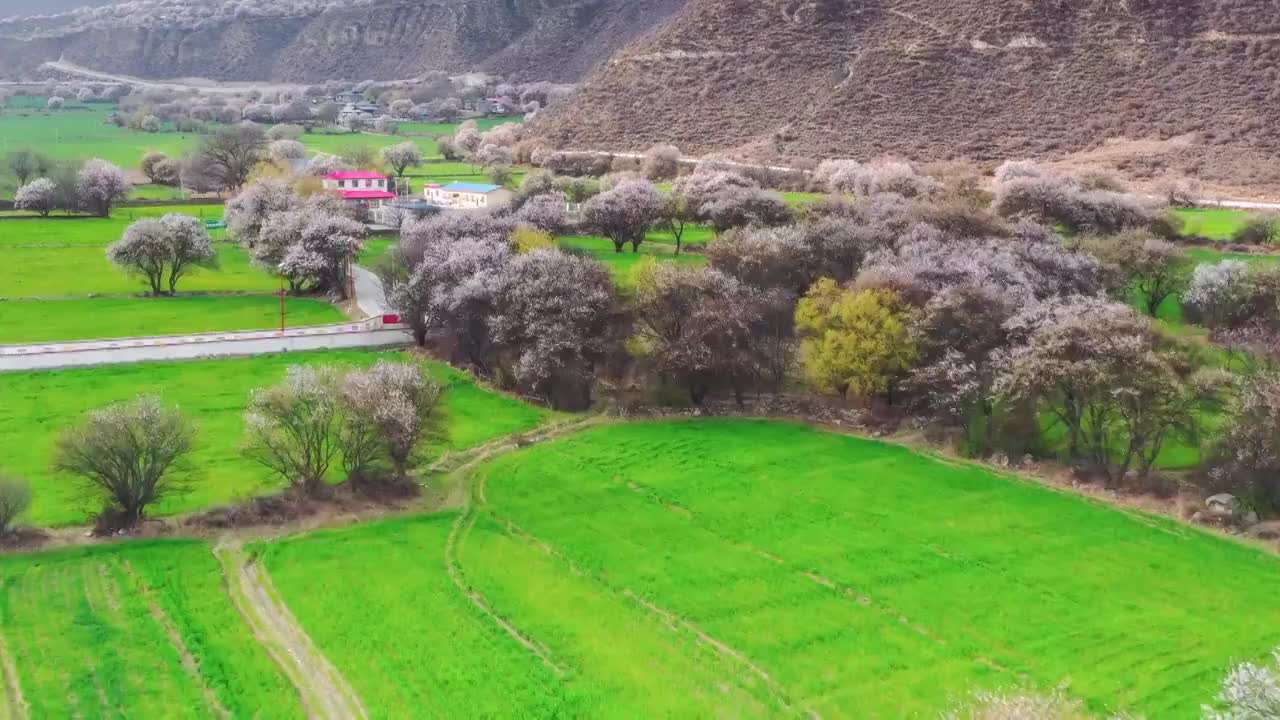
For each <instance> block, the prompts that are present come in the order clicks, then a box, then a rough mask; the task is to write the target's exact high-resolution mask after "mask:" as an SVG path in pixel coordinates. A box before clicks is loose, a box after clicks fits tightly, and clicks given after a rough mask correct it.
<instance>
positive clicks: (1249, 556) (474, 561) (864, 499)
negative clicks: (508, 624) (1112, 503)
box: [462, 421, 1280, 718]
mask: <svg viewBox="0 0 1280 720" xmlns="http://www.w3.org/2000/svg"><path fill="white" fill-rule="evenodd" d="M797 458H804V461H803V462H799V463H798V462H797ZM483 474H484V477H486V478H487V484H486V486H485V488H484V493H483V494H484V497H485V498H487V500H488V502H489V503H490V506H491V508H492V512H493V514H494V515H495V516H496V517H497V518H499V519H501V520H502V521H504V522H505V521H509V522H512V523H514V524H515V525H516V526H517V527H518V528H520V530H521V531H522V532H525V533H528V534H529V537H526V536H523V535H521V534H519V533H517V534H515V535H512V536H510V537H507V538H506V539H505V540H501V541H493V540H486V541H484V542H483V543H481V544H477V546H476V547H473V548H471V549H470V550H464V551H463V553H462V554H463V560H464V562H463V564H464V566H465V567H466V568H467V571H468V574H469V575H470V573H471V569H472V567H479V566H481V565H484V566H485V567H486V568H488V569H487V570H484V571H478V572H480V573H481V574H480V575H477V579H475V580H474V582H475V584H476V588H477V589H478V590H480V591H481V592H482V593H485V594H486V596H488V597H489V598H490V600H491V601H492V602H493V606H494V611H495V612H497V613H498V614H499V615H501V616H503V617H505V618H508V619H510V620H511V621H512V622H514V623H515V624H516V625H518V626H520V627H525V628H529V627H539V626H546V627H548V628H555V627H560V628H562V632H563V634H560V633H557V632H553V631H551V630H548V632H547V634H545V635H539V634H535V636H536V637H538V639H539V640H541V641H542V642H543V643H545V644H546V645H547V647H548V649H549V650H550V652H551V653H552V654H553V656H555V657H558V658H563V660H564V661H565V662H566V663H569V664H571V665H572V664H573V661H574V659H575V658H578V657H587V656H586V655H580V654H579V653H580V652H583V651H581V650H580V648H582V647H584V646H591V645H593V644H605V643H608V642H609V640H608V638H609V637H613V638H615V640H616V638H619V637H630V635H627V634H625V633H618V632H615V633H609V632H607V631H603V630H602V631H601V632H600V634H598V635H593V634H591V633H590V631H591V623H590V622H589V621H588V622H578V621H577V619H576V615H575V616H574V617H572V618H570V617H566V615H567V613H565V612H564V611H563V605H558V604H556V603H554V602H547V601H546V600H545V598H542V597H540V596H541V594H542V589H543V588H545V587H547V586H549V585H552V584H553V583H557V582H572V583H577V584H582V585H585V587H584V588H583V591H584V592H587V593H588V594H589V595H591V596H594V597H598V598H601V599H602V601H609V600H612V601H613V602H615V603H618V602H621V600H622V599H624V598H627V597H629V596H631V595H634V596H638V597H640V598H644V599H645V600H646V601H647V602H649V603H652V604H653V605H655V606H657V607H660V608H662V609H663V611H664V612H666V613H669V614H670V615H672V616H675V617H679V618H682V619H683V620H684V621H686V622H687V623H690V624H692V625H693V626H696V627H698V628H700V629H701V630H703V631H705V632H706V633H707V634H709V635H710V636H712V637H714V638H716V639H717V640H719V641H721V642H723V643H725V644H727V645H728V646H731V647H733V648H735V649H736V650H737V651H739V652H740V653H742V654H743V655H745V656H746V657H748V658H750V659H751V660H752V661H753V662H754V663H756V664H758V665H759V666H760V667H762V668H763V669H764V670H766V671H767V672H768V673H769V675H770V676H771V677H773V678H774V679H775V680H776V681H777V683H778V685H779V686H780V688H782V689H785V692H786V696H787V697H789V698H790V699H791V700H792V701H793V702H794V703H797V704H799V705H800V706H801V707H807V708H810V709H812V710H814V711H816V712H818V713H819V714H821V715H823V716H826V717H833V716H851V717H903V716H907V715H915V714H919V715H921V716H927V715H929V714H934V713H937V712H938V711H939V710H940V709H941V708H942V707H943V706H944V705H945V704H946V702H947V700H948V698H950V697H954V696H956V695H962V694H964V693H966V692H968V691H969V690H972V689H974V688H990V687H997V686H1009V685H1015V684H1017V683H1018V679H1019V678H1020V677H1026V678H1028V679H1029V680H1031V681H1032V682H1034V683H1035V684H1036V685H1039V686H1040V687H1044V688H1051V687H1054V686H1056V685H1057V684H1058V683H1061V682H1063V681H1067V680H1069V681H1070V690H1071V692H1072V693H1073V694H1076V695H1079V696H1080V697H1082V698H1085V699H1086V700H1087V701H1088V702H1089V703H1090V705H1091V706H1092V707H1093V708H1095V709H1098V710H1102V709H1132V710H1135V711H1138V712H1142V713H1146V714H1147V716H1149V717H1161V718H1166V717H1188V718H1189V717H1195V716H1197V715H1198V709H1199V705H1200V703H1201V702H1203V701H1205V700H1206V699H1207V698H1210V697H1211V696H1212V695H1213V693H1214V690H1215V687H1216V683H1217V682H1218V680H1219V679H1220V677H1221V674H1222V672H1223V671H1224V669H1225V668H1226V667H1227V666H1228V664H1229V663H1230V662H1232V661H1233V660H1239V659H1243V658H1254V657H1261V656H1262V655H1263V654H1265V653H1266V652H1267V651H1268V650H1269V649H1270V648H1271V647H1273V646H1274V645H1276V644H1277V643H1278V642H1280V630H1275V629H1274V626H1275V623H1274V620H1276V619H1277V618H1280V600H1277V599H1276V598H1275V596H1274V593H1273V592H1271V590H1270V589H1269V588H1270V587H1271V584H1272V582H1271V580H1270V578H1272V577H1274V575H1275V573H1276V572H1277V570H1280V564H1277V561H1276V559H1275V558H1273V557H1271V556H1269V555H1266V554H1264V553H1263V552H1261V551H1257V550H1253V549H1250V548H1246V547H1243V546H1240V545H1237V544H1235V543H1233V542H1229V541H1226V540H1223V539H1220V538H1217V537H1213V536H1210V535H1208V534H1206V533H1202V532H1199V531H1196V530H1193V529H1190V528H1187V527H1184V526H1181V525H1179V524H1177V523H1174V522H1172V521H1167V520H1164V519H1161V518H1155V517H1149V516H1144V515H1138V514H1134V513H1128V512H1121V511H1116V510H1114V509H1111V508H1109V507H1106V506H1103V505H1100V504H1096V503H1093V502H1090V501H1088V500H1085V499H1082V498H1079V497H1075V496H1071V495H1066V494H1062V493H1058V492H1054V491H1051V490H1048V489H1045V488H1041V487H1038V486H1034V485H1031V484H1028V483H1024V482H1020V481H1016V480H1012V479H1008V478H1005V477H1001V476H998V475H995V474H993V473H992V472H990V471H988V470H985V469H982V468H978V467H972V466H966V465H960V464H953V463H944V462H939V461H936V460H932V459H929V458H927V457H923V456H920V455H917V454H914V453H912V452H910V451H908V450H906V449H904V448H901V447H897V446H892V445H886V444H881V443H877V442H871V441H865V440H858V439H852V438H847V437H841V436H836V435H830V434H826V433H822V432H817V431H813V430H809V429H805V428H802V427H799V426H792V425H785V424H777V423H768V422H753V421H707V422H688V423H654V424H646V425H631V426H614V427H606V428H600V429H594V430H589V431H586V432H584V433H581V434H579V435H576V436H574V437H571V438H569V439H566V440H561V441H557V442H555V443H553V444H548V445H543V446H538V447H535V448H531V449H528V450H525V451H522V452H520V453H518V454H515V455H510V456H507V457H504V458H501V459H499V460H497V461H496V462H494V463H492V464H491V465H490V466H488V467H487V468H485V469H484V471H483ZM566 508H572V512H566ZM499 526H501V523H499V524H497V525H494V526H493V528H494V532H496V528H497V527H499ZM530 537H532V538H536V541H534V540H531V539H530ZM470 542H471V541H470V540H468V543H469V544H470ZM539 543H546V544H548V545H549V546H550V547H551V548H553V549H554V554H553V555H548V554H547V553H546V552H545V551H543V550H540V549H539V548H540V545H539ZM521 548H523V551H521ZM539 558H540V563H541V567H543V568H546V573H547V577H541V578H537V579H535V580H530V579H529V578H528V577H527V575H528V574H529V573H532V572H534V568H537V567H539V565H537V564H535V560H537V559H539ZM504 561H505V564H504V565H499V563H503V562H504ZM570 562H571V563H572V567H573V568H575V569H577V570H578V571H580V572H581V573H582V575H578V576H576V575H575V574H574V573H573V572H572V571H571V568H570V567H569V565H568V563H570ZM480 577H484V578H487V579H485V580H483V581H481V580H480V579H479V578H480ZM622 604H623V605H625V604H626V603H625V602H623V603H622ZM1224 607H1239V608H1249V612H1248V613H1245V614H1241V615H1224V614H1223V613H1222V612H1220V609H1221V608H1224ZM584 614H587V615H591V616H592V617H593V618H594V617H595V614H594V613H584ZM1223 623H1226V624H1227V625H1231V624H1233V623H1234V624H1235V626H1233V627H1230V628H1228V627H1224V626H1223ZM566 626H578V627H579V630H578V631H577V632H572V631H570V630H568V629H563V628H565V627H566ZM628 644H630V641H628ZM633 660H634V666H636V667H644V666H645V665H644V664H643V662H642V661H641V659H640V658H639V657H636V658H633ZM575 669H576V668H575ZM583 672H584V673H587V672H589V669H587V668H584V669H583ZM620 714H622V715H625V713H620ZM730 714H732V713H730Z"/></svg>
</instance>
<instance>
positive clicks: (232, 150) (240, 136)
mask: <svg viewBox="0 0 1280 720" xmlns="http://www.w3.org/2000/svg"><path fill="white" fill-rule="evenodd" d="M266 151H267V136H266V133H265V132H263V130H262V128H261V127H259V126H258V125H254V124H253V123H239V124H237V125H230V126H227V127H223V128H221V129H219V130H218V131H217V132H215V133H214V134H212V135H210V136H208V137H206V138H205V140H204V142H203V143H201V145H200V149H199V150H197V151H196V153H195V154H194V155H193V156H192V159H191V162H193V163H194V164H196V165H198V166H199V167H200V174H201V175H203V176H205V177H209V178H213V179H215V180H216V181H217V182H218V184H219V185H220V186H221V188H222V189H224V190H231V191H238V190H239V189H240V188H241V187H244V184H245V183H246V182H248V180H249V175H250V174H251V173H252V172H253V169H254V167H256V166H257V165H258V163H260V162H262V161H263V159H264V158H265V153H266Z"/></svg>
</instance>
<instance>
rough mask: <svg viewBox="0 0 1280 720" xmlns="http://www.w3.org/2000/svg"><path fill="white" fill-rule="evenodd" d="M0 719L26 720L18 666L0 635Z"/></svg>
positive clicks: (25, 707)
mask: <svg viewBox="0 0 1280 720" xmlns="http://www.w3.org/2000/svg"><path fill="white" fill-rule="evenodd" d="M0 678H2V679H3V680H4V683H3V685H2V686H0V700H3V702H0V720H27V717H29V716H28V713H27V701H26V699H25V698H23V697H22V684H21V683H20V682H19V681H18V666H17V665H15V664H14V662H13V656H12V655H10V654H9V646H8V645H6V644H5V642H4V636H3V635H0Z"/></svg>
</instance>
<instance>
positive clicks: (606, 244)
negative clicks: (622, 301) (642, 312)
mask: <svg viewBox="0 0 1280 720" xmlns="http://www.w3.org/2000/svg"><path fill="white" fill-rule="evenodd" d="M560 247H561V248H565V249H572V250H579V251H585V252H587V253H588V254H590V256H591V257H593V258H595V259H597V260H599V261H600V262H602V263H604V265H605V267H606V268H608V269H609V274H610V275H612V276H613V281H614V283H616V284H617V285H618V287H622V288H626V287H630V286H631V285H632V284H633V283H634V282H635V281H634V277H633V273H634V271H635V268H636V266H637V265H638V264H640V263H641V262H644V261H645V260H646V259H647V258H654V259H656V260H658V261H659V262H673V263H679V264H682V265H690V266H701V265H706V264H707V259H706V258H705V257H703V256H702V255H697V254H690V253H681V254H679V255H676V254H675V246H674V244H667V243H664V242H661V241H658V242H645V243H642V244H641V245H640V252H638V253H633V252H631V246H630V245H628V246H627V247H626V249H625V250H624V251H623V252H615V251H614V248H613V243H612V242H610V241H609V240H606V239H605V238H602V237H592V236H584V235H573V236H566V237H562V238H560Z"/></svg>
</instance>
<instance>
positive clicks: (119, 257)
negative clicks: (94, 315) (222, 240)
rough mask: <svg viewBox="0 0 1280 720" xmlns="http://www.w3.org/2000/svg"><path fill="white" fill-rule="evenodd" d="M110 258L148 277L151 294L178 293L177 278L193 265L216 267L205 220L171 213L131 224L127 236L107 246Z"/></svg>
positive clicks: (127, 268) (121, 265)
mask: <svg viewBox="0 0 1280 720" xmlns="http://www.w3.org/2000/svg"><path fill="white" fill-rule="evenodd" d="M107 257H108V258H109V259H110V260H111V262H113V263H115V264H116V265H118V266H120V268H121V269H123V270H124V271H125V272H128V273H133V274H138V275H141V276H142V277H143V278H145V279H146V281H147V285H148V287H149V288H150V290H151V294H152V295H157V296H158V295H161V294H163V293H164V292H165V288H166V287H167V288H168V294H170V295H173V294H174V293H175V292H177V288H178V280H180V279H181V278H182V277H183V276H184V275H186V274H187V273H188V272H190V271H191V270H192V269H193V268H196V267H204V268H215V267H217V252H216V251H215V250H214V248H213V240H212V239H211V238H210V237H209V232H208V230H206V229H205V226H204V223H203V222H201V221H200V220H199V219H198V218H194V217H191V216H190V215H181V214H178V213H170V214H168V215H165V216H164V217H162V218H160V219H158V220H156V219H151V218H147V219H143V220H139V221H137V222H135V223H133V224H132V225H130V226H129V227H128V228H127V229H126V230H125V233H124V237H123V238H122V239H121V240H120V241H118V242H115V243H112V244H111V245H109V246H108V247H107Z"/></svg>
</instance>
